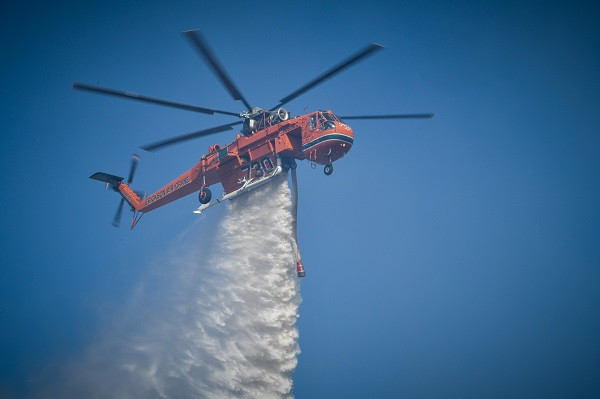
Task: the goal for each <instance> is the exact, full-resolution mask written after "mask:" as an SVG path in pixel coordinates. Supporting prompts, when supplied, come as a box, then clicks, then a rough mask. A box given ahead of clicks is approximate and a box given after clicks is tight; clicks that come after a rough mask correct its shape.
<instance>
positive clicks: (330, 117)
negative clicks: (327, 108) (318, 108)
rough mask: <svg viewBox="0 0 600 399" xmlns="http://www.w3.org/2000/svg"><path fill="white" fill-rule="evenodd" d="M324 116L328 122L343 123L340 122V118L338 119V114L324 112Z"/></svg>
mask: <svg viewBox="0 0 600 399" xmlns="http://www.w3.org/2000/svg"><path fill="white" fill-rule="evenodd" d="M323 116H324V117H325V119H327V120H328V121H332V122H341V121H340V118H338V117H337V115H336V114H333V113H329V112H323Z"/></svg>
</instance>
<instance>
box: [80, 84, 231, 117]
mask: <svg viewBox="0 0 600 399" xmlns="http://www.w3.org/2000/svg"><path fill="white" fill-rule="evenodd" d="M73 89H75V90H86V91H92V92H95V93H101V94H107V95H109V96H115V97H125V98H129V99H131V100H136V101H144V102H148V103H152V104H157V105H164V106H166V107H172V108H179V109H185V110H187V111H194V112H200V113H202V114H209V115H213V114H215V113H216V114H224V115H233V116H240V114H238V113H235V112H229V111H221V110H218V109H210V108H204V107H198V106H196V105H189V104H183V103H178V102H175V101H170V100H163V99H161V98H155V97H148V96H143V95H141V94H138V93H132V92H130V91H120V90H115V89H109V88H107V87H101V86H94V85H89V84H86V83H78V82H75V83H73Z"/></svg>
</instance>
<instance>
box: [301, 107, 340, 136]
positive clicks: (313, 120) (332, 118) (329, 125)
mask: <svg viewBox="0 0 600 399" xmlns="http://www.w3.org/2000/svg"><path fill="white" fill-rule="evenodd" d="M335 122H339V123H343V122H342V120H341V119H340V118H339V117H338V116H337V115H336V114H334V113H333V112H331V111H317V112H316V113H314V114H312V115H311V116H310V120H309V125H308V126H309V128H310V130H315V129H316V128H319V129H320V130H322V131H323V130H329V129H335Z"/></svg>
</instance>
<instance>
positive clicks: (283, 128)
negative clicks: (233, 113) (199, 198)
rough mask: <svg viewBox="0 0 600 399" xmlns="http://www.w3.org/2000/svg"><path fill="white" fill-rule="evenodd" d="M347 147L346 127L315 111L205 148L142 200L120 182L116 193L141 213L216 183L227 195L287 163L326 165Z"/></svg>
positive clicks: (351, 134)
mask: <svg viewBox="0 0 600 399" xmlns="http://www.w3.org/2000/svg"><path fill="white" fill-rule="evenodd" d="M353 143H354V132H353V131H352V128H351V127H350V126H348V125H347V124H345V123H344V122H343V121H341V120H340V119H339V118H338V117H337V116H336V115H335V114H333V113H332V112H331V111H316V112H312V113H309V114H306V115H301V116H297V117H295V118H292V119H287V120H285V121H280V122H278V123H276V124H272V125H270V126H267V127H265V128H263V129H261V130H256V131H254V132H253V133H252V134H249V135H238V136H237V137H236V139H235V140H234V141H233V142H232V143H231V144H229V145H227V146H220V145H218V144H215V145H211V146H210V147H209V148H208V154H207V155H204V154H203V155H202V156H201V158H200V162H198V163H197V164H196V165H194V167H192V168H191V169H189V170H188V171H186V172H185V173H183V174H182V175H180V176H179V177H177V178H176V179H174V180H173V181H171V182H169V183H168V184H166V185H165V186H163V187H162V188H160V189H159V190H157V191H156V192H154V193H152V194H150V195H148V196H147V197H146V198H140V197H139V196H138V195H137V194H136V193H135V192H133V190H132V189H131V188H130V187H129V186H128V185H127V184H126V183H125V182H120V184H119V186H118V190H119V191H120V192H121V193H122V194H123V196H124V198H125V200H126V201H127V202H129V204H130V205H131V206H132V207H133V208H135V210H137V211H139V212H143V213H145V212H149V211H151V210H154V209H156V208H159V207H161V206H163V205H166V204H168V203H170V202H172V201H174V200H176V199H179V198H182V197H184V196H186V195H189V194H191V193H193V192H196V191H200V190H202V189H204V188H206V187H209V186H212V185H214V184H217V183H221V184H222V186H223V191H224V192H223V194H224V195H227V194H229V193H232V192H234V191H236V190H238V189H240V188H242V187H243V186H244V185H245V184H248V183H249V182H257V181H259V180H261V179H264V178H267V177H268V176H270V175H271V174H272V173H273V172H274V171H275V169H276V167H277V166H278V165H280V166H281V167H282V168H283V170H287V169H289V168H290V166H291V162H290V160H309V161H311V162H314V163H317V164H321V165H327V164H332V163H333V162H335V161H337V160H339V159H340V158H342V157H343V156H344V155H346V153H348V151H350V149H351V148H352V144H353Z"/></svg>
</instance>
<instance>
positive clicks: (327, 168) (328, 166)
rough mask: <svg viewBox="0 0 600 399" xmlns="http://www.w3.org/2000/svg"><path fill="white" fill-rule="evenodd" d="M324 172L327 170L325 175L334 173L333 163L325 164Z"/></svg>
mask: <svg viewBox="0 0 600 399" xmlns="http://www.w3.org/2000/svg"><path fill="white" fill-rule="evenodd" d="M323 172H325V175H327V176H329V175H330V174H332V173H333V165H332V164H330V163H328V164H327V165H325V168H324V169H323Z"/></svg>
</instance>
